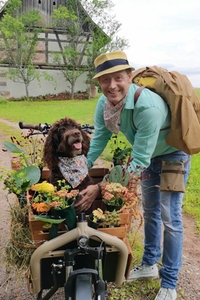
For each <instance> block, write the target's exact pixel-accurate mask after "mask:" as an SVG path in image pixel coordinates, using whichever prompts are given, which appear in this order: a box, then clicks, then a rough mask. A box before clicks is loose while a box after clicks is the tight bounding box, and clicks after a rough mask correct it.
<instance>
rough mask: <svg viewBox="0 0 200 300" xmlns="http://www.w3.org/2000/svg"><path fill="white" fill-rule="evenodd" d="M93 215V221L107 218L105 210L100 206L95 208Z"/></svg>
mask: <svg viewBox="0 0 200 300" xmlns="http://www.w3.org/2000/svg"><path fill="white" fill-rule="evenodd" d="M92 215H93V220H92V221H93V222H98V221H100V220H103V219H104V218H105V216H104V214H103V211H102V210H101V209H100V208H97V209H95V210H93V212H92Z"/></svg>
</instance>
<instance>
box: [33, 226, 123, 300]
mask: <svg viewBox="0 0 200 300" xmlns="http://www.w3.org/2000/svg"><path fill="white" fill-rule="evenodd" d="M82 236H85V237H87V238H91V239H94V240H95V239H96V238H99V239H100V240H102V241H103V242H104V243H105V244H106V245H108V246H111V247H115V248H116V249H117V251H119V259H118V264H117V271H116V276H115V283H116V284H117V285H121V284H122V283H123V281H124V280H125V271H126V266H127V260H128V249H127V246H126V244H125V243H124V242H123V241H122V240H120V239H119V238H117V237H115V236H112V235H110V234H107V233H103V232H100V231H98V230H95V229H93V228H91V227H89V226H88V225H87V221H81V222H78V223H77V227H76V228H74V229H72V230H71V231H68V232H66V233H64V234H62V235H60V236H58V237H56V238H54V239H52V240H49V241H46V242H44V243H43V244H42V245H40V246H39V247H38V248H37V249H36V250H35V251H34V253H33V254H32V257H31V261H30V270H31V281H32V289H33V293H34V294H38V293H40V292H41V289H42V287H41V264H40V262H41V260H42V259H43V258H47V257H51V258H52V257H56V256H64V252H65V250H57V249H59V248H61V247H62V246H64V245H66V244H68V243H70V242H72V241H76V240H78V239H79V238H80V237H82ZM66 278H67V276H66ZM83 300H84V299H83ZM87 300H88V299H87Z"/></svg>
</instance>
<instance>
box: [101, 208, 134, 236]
mask: <svg viewBox="0 0 200 300" xmlns="http://www.w3.org/2000/svg"><path fill="white" fill-rule="evenodd" d="M130 225H131V215H130V214H129V213H128V212H124V213H120V226H118V227H109V228H101V227H99V228H98V230H99V231H102V232H105V233H108V234H111V235H114V236H117V237H118V238H120V239H124V238H126V237H127V236H128V233H129V229H130Z"/></svg>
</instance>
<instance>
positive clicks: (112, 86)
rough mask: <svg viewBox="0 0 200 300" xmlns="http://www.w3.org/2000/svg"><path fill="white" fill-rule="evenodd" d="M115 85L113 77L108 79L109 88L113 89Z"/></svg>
mask: <svg viewBox="0 0 200 300" xmlns="http://www.w3.org/2000/svg"><path fill="white" fill-rule="evenodd" d="M115 87H116V81H115V79H114V78H111V79H110V82H109V88H111V89H114V88H115Z"/></svg>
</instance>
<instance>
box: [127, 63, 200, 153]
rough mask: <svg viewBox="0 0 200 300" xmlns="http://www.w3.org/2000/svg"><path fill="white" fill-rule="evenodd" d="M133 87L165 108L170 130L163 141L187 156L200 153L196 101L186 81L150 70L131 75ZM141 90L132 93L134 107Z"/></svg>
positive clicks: (199, 109)
mask: <svg viewBox="0 0 200 300" xmlns="http://www.w3.org/2000/svg"><path fill="white" fill-rule="evenodd" d="M133 83H135V84H137V85H139V86H143V87H146V88H149V89H151V90H152V91H154V92H155V93H157V94H159V95H160V96H161V97H162V98H163V99H164V100H165V101H166V102H167V104H168V105H169V108H170V111H171V126H170V131H169V134H168V135H167V138H166V141H167V143H168V144H169V145H170V146H173V147H175V148H177V149H179V150H182V151H184V152H186V153H188V154H194V153H198V152H200V101H199V99H198V97H197V95H196V92H195V90H194V88H193V87H192V84H191V82H190V81H189V79H188V78H187V77H186V76H185V75H182V74H180V73H178V72H176V71H172V72H169V71H167V70H165V69H163V68H160V67H157V66H153V67H146V68H141V69H138V70H136V71H134V72H133ZM142 89H143V88H139V89H138V90H137V91H136V93H135V98H134V102H135V103H136V102H137V100H138V97H139V95H140V93H141V91H142Z"/></svg>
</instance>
